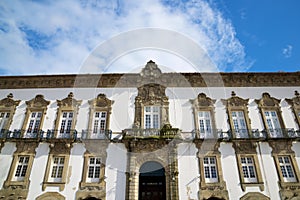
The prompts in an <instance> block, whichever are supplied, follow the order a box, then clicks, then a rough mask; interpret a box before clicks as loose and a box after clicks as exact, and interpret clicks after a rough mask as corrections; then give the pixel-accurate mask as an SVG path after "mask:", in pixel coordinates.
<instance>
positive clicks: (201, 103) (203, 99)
mask: <svg viewBox="0 0 300 200" xmlns="http://www.w3.org/2000/svg"><path fill="white" fill-rule="evenodd" d="M191 101H192V103H193V105H194V106H195V107H213V106H214V104H215V103H216V100H215V99H211V98H209V97H207V96H206V94H204V93H200V94H198V97H197V98H196V99H194V100H191Z"/></svg>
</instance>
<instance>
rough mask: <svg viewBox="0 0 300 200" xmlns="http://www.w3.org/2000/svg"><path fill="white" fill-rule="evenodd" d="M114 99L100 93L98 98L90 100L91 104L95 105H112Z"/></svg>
mask: <svg viewBox="0 0 300 200" xmlns="http://www.w3.org/2000/svg"><path fill="white" fill-rule="evenodd" d="M113 103H114V101H112V100H110V99H108V98H107V97H106V95H105V94H102V93H101V94H99V95H98V96H97V98H95V99H92V100H90V101H89V104H90V105H91V106H93V107H102V108H103V107H111V106H112V104H113Z"/></svg>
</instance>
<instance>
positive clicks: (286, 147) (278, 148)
mask: <svg viewBox="0 0 300 200" xmlns="http://www.w3.org/2000/svg"><path fill="white" fill-rule="evenodd" d="M269 145H270V146H271V147H272V154H283V155H284V154H293V153H294V151H293V150H292V145H293V142H292V141H291V140H280V141H269Z"/></svg>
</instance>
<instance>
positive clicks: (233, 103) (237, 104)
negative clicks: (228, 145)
mask: <svg viewBox="0 0 300 200" xmlns="http://www.w3.org/2000/svg"><path fill="white" fill-rule="evenodd" d="M221 101H222V103H223V104H224V105H225V106H226V111H227V115H228V122H229V125H230V129H231V131H232V133H233V135H234V137H236V138H243V137H249V135H250V134H251V132H249V130H251V121H250V118H249V111H248V102H249V99H242V98H241V97H237V96H236V94H235V92H234V91H232V92H231V97H230V98H228V99H221ZM233 111H241V112H243V115H244V119H245V122H246V130H242V131H244V132H245V133H246V134H247V135H245V134H243V133H239V132H237V131H236V130H235V128H234V122H233V119H232V112H233Z"/></svg>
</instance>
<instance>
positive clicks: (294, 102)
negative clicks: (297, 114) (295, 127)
mask: <svg viewBox="0 0 300 200" xmlns="http://www.w3.org/2000/svg"><path fill="white" fill-rule="evenodd" d="M285 100H286V101H287V102H288V104H290V106H292V107H295V108H300V95H299V92H298V91H295V97H294V98H292V99H285Z"/></svg>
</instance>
